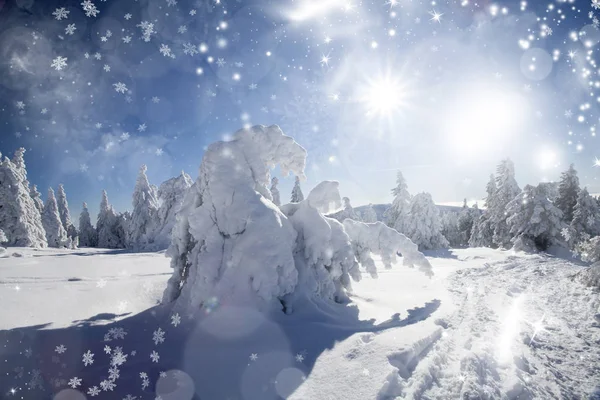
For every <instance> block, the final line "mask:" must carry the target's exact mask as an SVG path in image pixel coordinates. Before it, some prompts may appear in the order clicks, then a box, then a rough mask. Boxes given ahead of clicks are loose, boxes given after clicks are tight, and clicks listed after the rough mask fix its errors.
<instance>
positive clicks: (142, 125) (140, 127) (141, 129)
mask: <svg viewBox="0 0 600 400" xmlns="http://www.w3.org/2000/svg"><path fill="white" fill-rule="evenodd" d="M147 128H148V127H147V126H146V124H141V125H138V127H137V130H138V132H145V131H146V129H147Z"/></svg>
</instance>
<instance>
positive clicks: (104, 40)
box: [100, 36, 108, 42]
mask: <svg viewBox="0 0 600 400" xmlns="http://www.w3.org/2000/svg"><path fill="white" fill-rule="evenodd" d="M100 41H102V42H106V41H108V38H107V37H106V36H102V37H101V38H100Z"/></svg>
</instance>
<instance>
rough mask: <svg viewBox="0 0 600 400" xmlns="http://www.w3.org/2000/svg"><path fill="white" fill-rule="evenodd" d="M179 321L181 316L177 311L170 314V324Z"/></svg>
mask: <svg viewBox="0 0 600 400" xmlns="http://www.w3.org/2000/svg"><path fill="white" fill-rule="evenodd" d="M180 323H181V317H180V316H179V313H175V314H173V315H171V325H173V326H177V325H179V324H180Z"/></svg>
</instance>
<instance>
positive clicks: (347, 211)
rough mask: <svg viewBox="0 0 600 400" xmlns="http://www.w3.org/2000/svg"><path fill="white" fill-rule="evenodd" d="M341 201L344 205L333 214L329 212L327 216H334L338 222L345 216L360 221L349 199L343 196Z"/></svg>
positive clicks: (342, 220)
mask: <svg viewBox="0 0 600 400" xmlns="http://www.w3.org/2000/svg"><path fill="white" fill-rule="evenodd" d="M342 202H343V204H344V205H343V208H342V209H341V210H340V211H338V212H336V213H333V214H329V215H327V216H328V217H329V218H334V219H336V220H338V221H339V222H344V220H345V219H346V218H350V219H353V220H355V221H360V217H359V216H358V214H357V213H356V211H354V207H352V204H350V199H349V198H348V197H344V198H342Z"/></svg>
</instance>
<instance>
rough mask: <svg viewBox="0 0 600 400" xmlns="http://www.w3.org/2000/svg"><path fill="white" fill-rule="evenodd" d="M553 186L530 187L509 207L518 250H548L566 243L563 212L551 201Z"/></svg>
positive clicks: (513, 240) (508, 211) (507, 207)
mask: <svg viewBox="0 0 600 400" xmlns="http://www.w3.org/2000/svg"><path fill="white" fill-rule="evenodd" d="M548 197H549V186H548V185H545V184H543V183H541V184H539V185H538V186H531V185H526V186H525V188H524V189H523V192H522V193H521V194H519V195H517V196H516V197H515V198H514V199H513V200H511V201H510V202H509V203H508V205H507V206H506V211H507V213H508V215H509V217H508V219H507V224H508V227H509V228H510V233H511V234H512V235H513V239H512V242H513V243H514V247H515V249H517V250H525V251H531V250H536V249H537V250H546V249H547V248H548V247H550V246H551V245H560V244H562V243H563V241H562V239H561V232H562V229H563V228H564V227H566V225H564V223H563V222H562V212H561V211H560V210H559V209H558V208H557V207H556V206H555V205H554V204H553V203H552V202H551V201H550V200H549V198H548Z"/></svg>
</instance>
